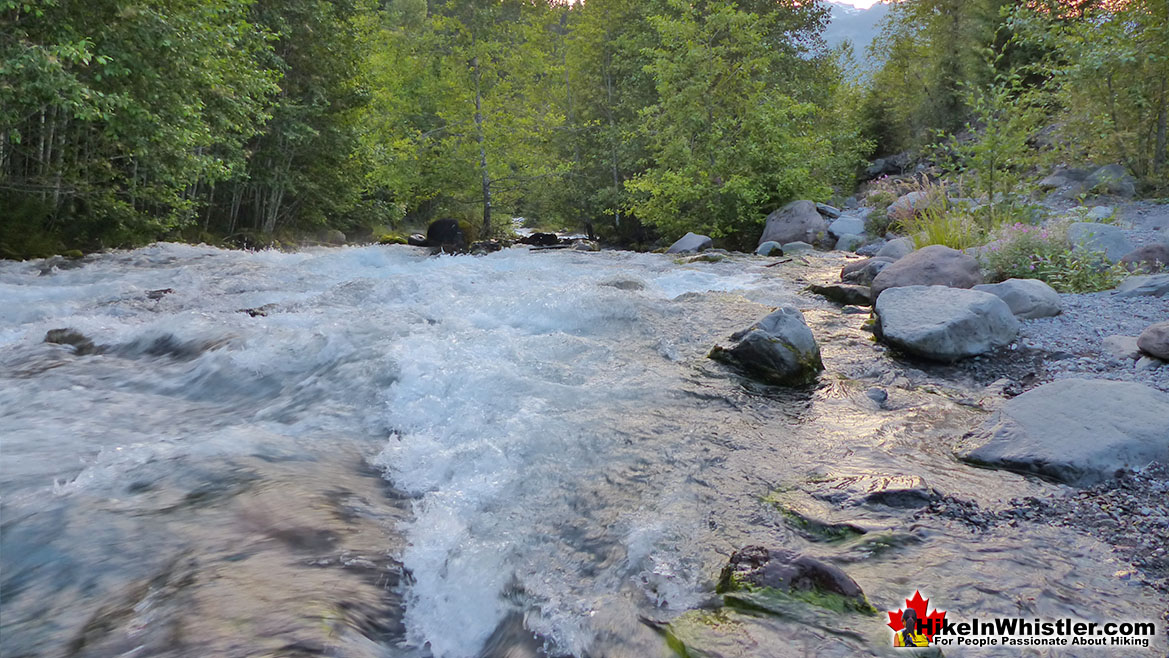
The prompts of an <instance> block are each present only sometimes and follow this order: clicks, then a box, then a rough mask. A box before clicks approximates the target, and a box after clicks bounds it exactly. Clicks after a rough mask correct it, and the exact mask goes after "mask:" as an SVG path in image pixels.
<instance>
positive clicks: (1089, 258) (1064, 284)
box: [982, 223, 1128, 292]
mask: <svg viewBox="0 0 1169 658" xmlns="http://www.w3.org/2000/svg"><path fill="white" fill-rule="evenodd" d="M982 261H983V264H984V265H985V266H986V268H987V269H988V270H989V271H990V276H991V278H993V279H994V280H995V281H1003V280H1005V279H1039V280H1040V281H1045V282H1047V283H1048V284H1049V285H1051V287H1052V288H1055V289H1056V290H1058V291H1059V292H1096V291H1099V290H1108V289H1110V288H1115V287H1116V284H1117V283H1119V282H1120V280H1121V279H1123V278H1124V277H1125V276H1126V275H1127V274H1128V273H1127V272H1126V271H1125V270H1124V268H1123V267H1122V266H1120V265H1112V264H1111V263H1109V262H1108V260H1107V259H1105V258H1104V255H1103V254H1102V253H1100V252H1089V251H1084V250H1075V249H1073V248H1072V245H1071V244H1070V243H1069V242H1068V239H1067V232H1066V228H1065V227H1063V226H1060V225H1056V226H1053V227H1051V228H1045V227H1040V226H1029V225H1027V224H1022V223H1018V224H1012V225H1009V226H1004V227H1003V228H1002V229H1000V230H999V232H998V237H997V239H996V240H994V241H993V242H991V243H990V244H988V245H987V246H986V248H985V249H983V252H982Z"/></svg>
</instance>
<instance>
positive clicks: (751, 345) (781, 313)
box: [707, 307, 824, 385]
mask: <svg viewBox="0 0 1169 658" xmlns="http://www.w3.org/2000/svg"><path fill="white" fill-rule="evenodd" d="M731 340H733V341H737V343H736V344H735V345H733V346H731V347H722V346H721V345H716V346H715V347H714V348H713V349H711V351H710V354H708V355H707V356H709V357H710V358H711V359H714V360H716V361H722V362H724V363H727V364H730V365H733V366H735V367H737V368H739V369H741V370H743V371H745V372H747V373H748V374H749V375H751V376H753V377H755V378H757V379H760V380H762V381H764V382H767V383H769V384H780V385H792V384H797V385H798V384H807V383H810V382H812V381H815V379H816V377H817V375H818V374H819V373H820V371H821V370H823V369H824V362H823V361H822V360H821V359H820V346H819V345H818V344H817V343H816V338H815V336H813V335H812V330H811V329H809V328H808V325H807V324H806V323H805V322H804V316H803V314H802V313H800V311H799V310H798V309H796V308H792V307H784V308H780V309H778V310H776V311H775V312H773V313H771V314H770V315H768V316H767V317H765V318H763V319H762V320H760V321H759V322H756V323H755V324H753V325H751V326H750V327H748V328H746V329H744V330H742V331H740V332H737V333H735V334H734V335H732V336H731Z"/></svg>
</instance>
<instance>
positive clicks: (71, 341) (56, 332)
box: [45, 329, 101, 356]
mask: <svg viewBox="0 0 1169 658" xmlns="http://www.w3.org/2000/svg"><path fill="white" fill-rule="evenodd" d="M45 342H46V343H52V344H55V345H68V346H69V347H72V348H73V353H74V354H76V355H78V356H85V355H88V354H97V353H98V352H100V351H101V350H100V349H98V347H97V346H96V345H95V344H94V343H93V341H92V340H90V338H89V337H88V336H86V335H85V334H83V333H81V332H80V331H77V330H76V329H50V330H49V331H48V332H47V333H45Z"/></svg>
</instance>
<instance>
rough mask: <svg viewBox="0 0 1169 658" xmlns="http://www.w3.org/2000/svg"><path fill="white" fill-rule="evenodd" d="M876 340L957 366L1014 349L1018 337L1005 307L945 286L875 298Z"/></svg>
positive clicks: (901, 289) (903, 290)
mask: <svg viewBox="0 0 1169 658" xmlns="http://www.w3.org/2000/svg"><path fill="white" fill-rule="evenodd" d="M873 308H874V310H875V311H876V314H877V327H876V329H877V335H878V336H879V337H880V338H881V339H882V340H884V341H885V342H886V343H888V344H890V345H892V346H894V347H897V348H899V349H901V350H903V351H905V352H908V353H909V354H913V355H915V356H920V357H923V358H926V359H932V360H935V361H956V360H958V359H963V358H966V357H969V356H975V355H978V354H984V353H986V352H989V351H991V350H993V349H996V348H999V347H1002V346H1004V345H1007V344H1009V343H1010V342H1011V341H1012V340H1014V339H1015V336H1016V335H1017V334H1018V333H1019V321H1018V320H1016V319H1015V316H1014V314H1013V313H1011V309H1010V308H1009V307H1008V306H1007V304H1006V302H1004V301H1003V300H1001V299H999V298H998V297H996V296H994V295H992V294H990V293H988V292H982V291H979V290H963V289H960V288H949V287H946V286H905V287H897V288H889V289H887V290H886V291H885V292H884V293H883V294H881V295H880V296H879V297H877V298H876V302H875V303H874V305H873Z"/></svg>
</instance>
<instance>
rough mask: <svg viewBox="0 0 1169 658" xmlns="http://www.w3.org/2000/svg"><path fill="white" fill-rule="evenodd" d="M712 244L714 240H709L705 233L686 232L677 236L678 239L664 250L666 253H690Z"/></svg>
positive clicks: (709, 246) (707, 247)
mask: <svg viewBox="0 0 1169 658" xmlns="http://www.w3.org/2000/svg"><path fill="white" fill-rule="evenodd" d="M713 246H714V240H711V239H710V238H709V237H707V236H705V235H699V234H697V233H687V234H686V235H683V236H682V237H680V238H678V241H677V242H675V243H674V244H672V245H670V248H669V249H667V250H666V253H667V254H690V253H695V252H699V251H702V250H703V249H709V248H711V247H713Z"/></svg>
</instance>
